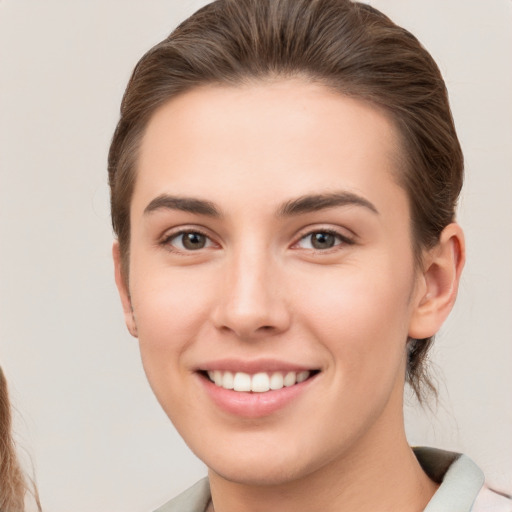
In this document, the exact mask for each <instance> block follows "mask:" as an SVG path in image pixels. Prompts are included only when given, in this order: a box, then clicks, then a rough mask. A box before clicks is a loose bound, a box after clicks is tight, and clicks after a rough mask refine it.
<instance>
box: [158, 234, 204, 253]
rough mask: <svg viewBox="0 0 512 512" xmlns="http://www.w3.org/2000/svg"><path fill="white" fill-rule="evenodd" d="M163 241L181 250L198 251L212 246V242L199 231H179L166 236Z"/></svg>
mask: <svg viewBox="0 0 512 512" xmlns="http://www.w3.org/2000/svg"><path fill="white" fill-rule="evenodd" d="M163 243H164V245H170V246H172V247H173V248H175V249H177V250H178V251H183V252H186V251H198V250H200V249H206V248H208V247H211V246H213V242H212V241H211V240H210V239H209V238H208V237H207V236H206V235H204V234H203V233H200V232H199V231H181V232H180V233H175V234H173V235H171V236H169V237H167V238H166V239H165V240H164V242H163Z"/></svg>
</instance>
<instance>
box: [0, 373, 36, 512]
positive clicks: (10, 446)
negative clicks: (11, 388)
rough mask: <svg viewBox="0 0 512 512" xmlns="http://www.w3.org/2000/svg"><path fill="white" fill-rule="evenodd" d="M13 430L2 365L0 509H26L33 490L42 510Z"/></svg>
mask: <svg viewBox="0 0 512 512" xmlns="http://www.w3.org/2000/svg"><path fill="white" fill-rule="evenodd" d="M11 430H12V418H11V405H10V402H9V394H8V390H7V381H6V379H5V375H4V372H3V371H2V368H1V367H0V510H1V511H2V512H22V511H23V510H25V505H24V503H25V496H26V494H27V492H31V494H32V495H33V497H34V499H35V502H36V505H37V510H39V511H41V504H40V503H39V495H38V492H37V489H36V488H35V486H34V487H33V488H32V489H30V487H29V485H28V483H27V480H26V479H25V476H24V474H23V471H22V470H21V467H20V464H19V462H18V459H17V457H16V448H15V446H14V441H13V439H12V432H11Z"/></svg>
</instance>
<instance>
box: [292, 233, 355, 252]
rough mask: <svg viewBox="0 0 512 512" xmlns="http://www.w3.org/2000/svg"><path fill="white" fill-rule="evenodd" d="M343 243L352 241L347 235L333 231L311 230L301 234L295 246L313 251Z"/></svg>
mask: <svg viewBox="0 0 512 512" xmlns="http://www.w3.org/2000/svg"><path fill="white" fill-rule="evenodd" d="M343 243H347V244H351V243H352V241H351V240H350V239H348V238H347V237H344V236H342V235H340V234H339V233H336V232H335V231H325V230H324V231H313V232H311V233H308V234H307V235H306V236H303V237H302V238H301V239H300V240H299V241H298V242H297V244H296V245H297V247H300V248H301V249H313V250H315V251H322V250H324V251H325V250H327V249H332V248H333V247H336V246H337V245H341V244H343Z"/></svg>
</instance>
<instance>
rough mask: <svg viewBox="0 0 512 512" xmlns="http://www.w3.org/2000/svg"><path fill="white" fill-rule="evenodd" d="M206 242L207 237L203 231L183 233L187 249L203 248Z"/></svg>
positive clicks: (184, 244)
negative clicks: (202, 233)
mask: <svg viewBox="0 0 512 512" xmlns="http://www.w3.org/2000/svg"><path fill="white" fill-rule="evenodd" d="M205 244H206V239H205V236H204V235H201V233H186V234H185V235H183V246H184V247H185V248H187V249H191V250H196V249H202V248H203V247H204V246H205Z"/></svg>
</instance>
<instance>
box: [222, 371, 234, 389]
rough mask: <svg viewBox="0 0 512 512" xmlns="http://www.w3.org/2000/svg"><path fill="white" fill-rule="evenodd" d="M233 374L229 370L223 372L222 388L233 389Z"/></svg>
mask: <svg viewBox="0 0 512 512" xmlns="http://www.w3.org/2000/svg"><path fill="white" fill-rule="evenodd" d="M234 381H235V376H234V375H233V374H232V373H231V372H225V373H224V375H223V377H222V387H223V388H224V389H233V386H234V385H235V384H234Z"/></svg>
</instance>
